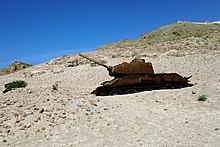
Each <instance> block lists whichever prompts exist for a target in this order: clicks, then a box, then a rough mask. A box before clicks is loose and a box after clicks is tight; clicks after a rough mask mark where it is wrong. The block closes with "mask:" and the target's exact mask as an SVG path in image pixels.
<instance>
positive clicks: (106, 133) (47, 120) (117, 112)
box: [0, 50, 220, 147]
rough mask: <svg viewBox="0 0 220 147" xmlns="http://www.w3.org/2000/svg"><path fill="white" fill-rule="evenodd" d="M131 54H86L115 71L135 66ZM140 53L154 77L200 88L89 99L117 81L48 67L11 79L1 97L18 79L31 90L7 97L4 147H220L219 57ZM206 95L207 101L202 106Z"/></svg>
mask: <svg viewBox="0 0 220 147" xmlns="http://www.w3.org/2000/svg"><path fill="white" fill-rule="evenodd" d="M131 52H132V51H129V50H128V51H123V50H115V51H97V52H91V53H87V55H89V56H90V57H93V58H95V59H103V60H106V61H107V64H108V65H116V64H119V63H121V62H124V61H127V62H129V61H131V60H132V59H133V57H132V56H131V55H132V53H131ZM136 52H138V54H139V55H140V56H141V58H143V59H145V60H146V61H150V62H152V63H153V66H154V70H155V72H157V73H159V72H161V73H163V72H176V73H179V74H181V75H183V76H189V75H192V78H191V81H192V83H194V84H195V85H194V86H193V87H188V88H183V89H173V90H169V89H167V90H155V91H146V92H141V93H135V94H130V95H120V96H106V97H101V96H99V97H97V96H94V95H91V94H90V92H91V91H92V90H93V89H95V88H96V87H97V86H99V84H100V83H101V82H103V81H105V80H109V79H111V77H109V76H108V73H107V71H106V69H105V68H103V67H101V66H96V67H91V66H90V65H89V64H84V65H79V66H75V67H65V62H63V63H62V64H59V65H53V64H49V63H51V62H49V63H44V64H41V65H37V66H33V67H30V68H28V69H25V70H23V71H19V72H17V73H13V74H10V75H4V76H1V77H0V90H1V91H3V90H4V84H6V83H8V82H11V81H14V80H25V81H27V82H28V86H27V87H26V88H23V89H22V88H21V89H15V90H12V91H10V92H7V93H5V94H3V93H0V146H22V147H26V146H27V147H30V146H132V147H136V146H211V147H213V146H216V147H217V146H220V51H218V50H212V51H207V50H201V51H200V50H197V51H196V52H192V51H187V50H186V51H184V52H181V53H182V54H181V56H179V55H178V54H177V51H176V50H170V51H167V52H163V53H159V52H155V51H149V50H148V51H145V50H140V51H136ZM113 55H114V56H113ZM115 55H118V56H115ZM75 58H80V57H77V56H75V55H74V56H69V57H68V60H73V59H75ZM63 60H64V59H63ZM65 61H67V59H65ZM55 83H57V84H58V85H59V86H58V90H57V91H53V90H52V85H53V84H55ZM203 94H205V95H208V100H207V101H204V102H201V101H198V100H197V99H198V97H199V96H200V95H203Z"/></svg>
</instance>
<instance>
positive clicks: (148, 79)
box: [79, 54, 193, 96]
mask: <svg viewBox="0 0 220 147" xmlns="http://www.w3.org/2000/svg"><path fill="white" fill-rule="evenodd" d="M79 55H80V56H81V57H83V58H86V59H88V60H90V61H93V62H95V63H96V64H98V65H101V66H103V67H105V68H106V69H107V70H108V72H109V75H110V76H112V77H114V79H112V80H110V81H105V82H103V83H102V86H100V87H97V88H96V89H95V90H94V91H92V92H91V93H92V94H95V95H100V96H105V95H120V94H130V93H136V92H141V91H147V90H154V89H177V88H183V87H188V86H193V84H191V83H189V82H190V81H189V78H190V77H191V76H190V77H182V76H181V75H179V74H177V73H154V70H153V66H152V63H151V62H145V60H144V59H134V60H132V61H131V62H130V63H127V62H123V63H122V64H118V65H116V66H107V65H105V64H102V63H100V62H98V61H95V60H94V59H91V58H89V57H87V56H85V55H83V54H79Z"/></svg>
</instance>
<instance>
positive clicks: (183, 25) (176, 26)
mask: <svg viewBox="0 0 220 147" xmlns="http://www.w3.org/2000/svg"><path fill="white" fill-rule="evenodd" d="M219 32H220V27H219V25H216V24H213V23H209V24H206V25H204V24H196V23H191V22H187V21H181V22H177V23H173V24H171V25H167V26H163V27H161V28H158V29H156V30H154V31H152V32H150V33H145V34H143V35H141V37H139V38H138V39H136V40H128V39H126V40H122V41H119V42H114V43H110V44H106V45H103V46H101V47H99V48H97V50H105V49H117V48H129V47H137V46H148V45H152V44H155V43H162V42H169V41H177V40H181V39H185V38H190V37H197V38H203V37H204V36H206V37H207V38H209V37H211V36H209V35H211V34H212V33H214V34H215V35H218V33H219ZM217 38H218V37H211V38H209V42H210V40H211V41H213V42H215V43H217V44H219V43H218V39H217ZM193 41H194V40H193ZM197 43H199V42H197ZM188 45H190V43H189V44H188Z"/></svg>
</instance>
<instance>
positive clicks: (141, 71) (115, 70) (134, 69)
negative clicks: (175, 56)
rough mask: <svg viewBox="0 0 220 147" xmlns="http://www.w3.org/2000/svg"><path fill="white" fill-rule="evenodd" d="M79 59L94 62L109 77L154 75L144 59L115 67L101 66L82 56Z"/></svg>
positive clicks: (150, 66)
mask: <svg viewBox="0 0 220 147" xmlns="http://www.w3.org/2000/svg"><path fill="white" fill-rule="evenodd" d="M79 55H80V56H81V57H83V58H86V59H88V60H90V61H92V62H95V63H96V64H98V65H101V66H103V67H105V68H107V70H108V71H109V75H110V76H112V77H116V78H117V77H123V76H126V75H134V74H137V75H145V74H154V70H153V67H152V64H151V63H150V62H147V63H145V60H144V59H134V60H132V61H131V62H130V63H127V62H123V63H122V64H118V65H115V66H107V65H105V64H102V63H100V62H98V61H96V60H94V59H91V58H89V57H87V56H85V55H83V54H79Z"/></svg>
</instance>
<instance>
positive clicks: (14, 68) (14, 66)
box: [0, 61, 32, 75]
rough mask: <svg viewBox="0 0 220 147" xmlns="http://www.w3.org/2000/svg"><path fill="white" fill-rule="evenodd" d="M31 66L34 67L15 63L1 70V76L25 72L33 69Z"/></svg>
mask: <svg viewBox="0 0 220 147" xmlns="http://www.w3.org/2000/svg"><path fill="white" fill-rule="evenodd" d="M31 66H32V65H31V64H26V63H23V62H18V61H15V62H14V63H13V64H11V65H9V66H8V67H6V68H4V69H2V70H0V75H6V74H10V73H14V72H17V71H20V70H23V69H25V68H28V67H31Z"/></svg>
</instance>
